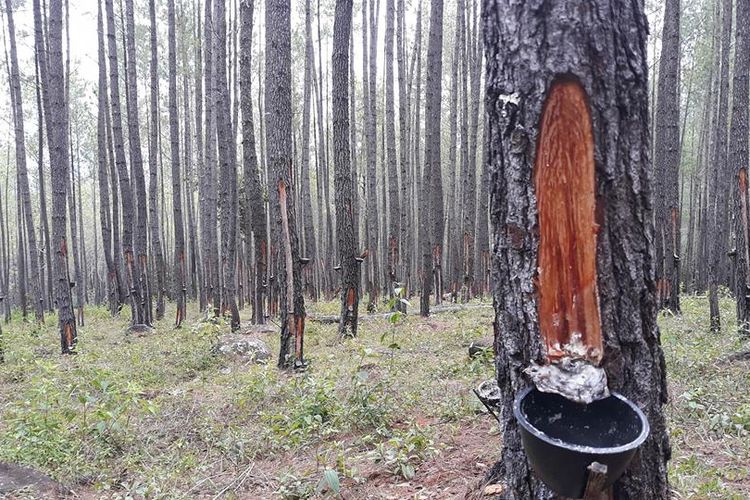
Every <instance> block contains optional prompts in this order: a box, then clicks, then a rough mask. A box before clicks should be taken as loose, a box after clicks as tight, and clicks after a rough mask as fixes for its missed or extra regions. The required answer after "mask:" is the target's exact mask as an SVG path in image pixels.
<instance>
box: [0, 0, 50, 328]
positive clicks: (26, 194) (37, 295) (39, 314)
mask: <svg viewBox="0 0 750 500" xmlns="http://www.w3.org/2000/svg"><path fill="white" fill-rule="evenodd" d="M5 13H6V16H7V20H8V38H9V39H10V80H9V83H10V95H11V109H12V111H13V113H12V115H13V123H14V124H15V129H14V132H15V146H16V176H17V180H18V191H19V195H20V197H21V200H20V201H21V204H22V206H23V218H24V221H23V222H24V225H25V227H26V238H27V239H28V244H29V257H30V258H29V271H30V274H31V276H30V279H31V293H32V296H33V300H34V314H35V316H36V321H37V322H39V323H43V322H44V295H43V293H42V286H41V280H40V275H39V250H38V248H39V246H38V245H37V239H36V230H35V229H34V215H33V212H32V208H31V193H30V190H29V173H28V170H27V168H26V144H25V140H26V139H25V136H24V116H23V96H22V95H21V72H20V70H19V69H18V53H17V51H16V28H15V23H14V21H13V6H12V3H11V0H5ZM40 180H42V179H41V178H40Z"/></svg>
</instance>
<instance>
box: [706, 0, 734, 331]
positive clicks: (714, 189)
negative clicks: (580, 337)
mask: <svg viewBox="0 0 750 500" xmlns="http://www.w3.org/2000/svg"><path fill="white" fill-rule="evenodd" d="M731 34H732V0H722V2H721V51H720V53H719V54H720V56H719V57H720V59H719V60H720V62H721V71H720V72H719V80H718V93H719V106H718V112H717V113H716V115H715V117H714V120H715V121H714V122H713V132H712V133H713V141H712V147H713V154H712V155H711V164H712V167H713V171H712V182H711V186H710V198H709V199H708V202H709V204H710V209H709V213H710V215H711V217H712V219H711V223H710V224H709V225H708V226H707V229H710V234H711V237H710V239H709V241H708V243H707V245H708V247H709V249H708V255H709V264H708V305H709V315H710V316H709V317H710V321H711V330H712V331H714V332H718V331H719V330H720V329H721V314H720V312H719V285H720V284H721V283H723V281H722V277H723V265H722V264H723V262H724V257H725V256H726V250H727V226H728V218H727V208H728V202H729V197H728V196H727V190H728V188H729V182H728V176H729V168H728V163H727V123H728V119H729V110H728V108H729V49H730V40H731Z"/></svg>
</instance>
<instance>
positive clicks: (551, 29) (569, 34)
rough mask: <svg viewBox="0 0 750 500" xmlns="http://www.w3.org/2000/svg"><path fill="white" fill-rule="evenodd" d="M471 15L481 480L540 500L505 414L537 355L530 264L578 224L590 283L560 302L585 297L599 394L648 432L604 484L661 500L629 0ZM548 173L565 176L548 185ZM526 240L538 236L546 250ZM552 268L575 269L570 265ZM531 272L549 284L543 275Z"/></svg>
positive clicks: (662, 433)
mask: <svg viewBox="0 0 750 500" xmlns="http://www.w3.org/2000/svg"><path fill="white" fill-rule="evenodd" d="M604 13H607V14H606V15H604ZM483 17H484V41H485V44H486V46H487V49H488V54H487V96H488V99H487V110H488V112H489V124H488V125H489V132H488V133H489V136H488V141H489V145H488V155H489V156H488V158H487V161H488V166H489V170H490V179H491V180H490V183H489V189H490V195H491V210H490V213H491V214H492V225H493V229H494V235H495V244H494V255H493V277H494V292H493V293H494V300H495V324H494V327H495V351H496V353H497V355H496V357H495V366H496V373H497V378H498V385H499V387H500V391H501V401H500V403H501V406H502V428H503V452H502V459H501V462H500V463H499V464H498V465H499V467H496V468H495V470H494V473H495V474H497V475H498V477H499V478H501V479H502V480H503V481H504V482H505V484H506V486H507V489H506V495H507V497H508V498H512V499H521V498H522V499H536V498H539V499H541V498H552V495H551V492H550V491H549V489H548V488H547V487H546V486H545V485H543V484H542V483H541V482H540V481H539V480H538V479H537V478H536V476H534V475H533V474H532V471H531V469H530V467H529V464H528V462H527V460H526V456H525V455H524V453H523V451H522V447H521V443H520V435H519V428H518V424H517V422H516V420H515V419H514V417H513V410H512V405H513V400H514V398H515V396H516V394H518V391H520V390H522V389H524V388H525V387H527V386H529V384H530V381H529V380H528V379H527V378H526V376H525V375H524V373H523V370H524V369H525V368H526V367H527V366H529V364H530V363H531V362H533V361H536V362H539V361H543V359H544V357H545V352H544V351H545V347H544V345H543V344H544V342H542V340H541V339H540V326H539V322H540V320H544V321H550V319H551V318H550V317H549V315H546V316H545V315H544V314H542V312H541V311H538V307H540V306H539V304H538V299H537V293H534V291H535V289H536V288H537V285H538V282H539V281H538V280H539V277H540V275H541V274H540V273H542V272H546V271H544V269H543V270H542V271H541V272H540V271H538V268H539V267H540V266H543V265H544V264H545V263H544V262H542V261H541V260H540V256H542V255H547V256H549V255H550V252H551V251H554V243H552V242H551V241H550V240H549V238H554V237H555V236H559V235H560V233H564V231H561V228H565V227H570V226H571V225H573V224H578V225H579V226H578V227H579V230H578V231H576V232H575V233H574V234H573V235H572V236H571V238H575V239H574V240H573V242H572V243H573V244H576V245H578V244H583V246H590V247H593V248H592V250H594V251H593V252H581V254H582V256H583V257H582V258H584V259H585V258H586V256H588V258H590V259H592V260H593V262H589V264H590V266H591V267H590V272H591V273H592V274H594V276H589V277H588V278H586V279H588V280H592V281H589V283H594V285H589V286H588V287H587V288H586V289H584V290H577V289H576V287H575V286H571V287H570V290H569V293H572V294H580V295H583V294H584V293H585V294H587V295H588V296H589V299H591V298H594V299H595V298H596V294H597V292H596V289H597V288H598V301H593V307H591V309H589V310H590V311H592V316H589V319H590V322H589V323H587V324H589V325H590V326H591V327H592V328H594V327H595V328H596V331H599V327H600V330H601V336H600V339H599V340H600V343H603V348H604V351H603V362H602V366H603V368H604V369H605V370H606V372H607V377H608V380H609V387H610V388H611V389H612V390H615V391H618V392H620V393H622V394H624V395H625V396H626V397H628V398H630V399H631V400H633V401H635V402H636V403H637V404H638V406H639V407H640V408H641V409H642V410H643V411H644V413H645V414H646V416H647V418H648V420H649V423H650V427H651V433H650V435H649V438H648V439H647V440H646V442H645V443H644V444H643V445H642V446H641V448H640V450H639V452H638V453H639V455H638V457H636V459H635V460H633V461H632V462H631V464H630V466H629V468H628V470H627V471H626V472H625V474H624V475H623V476H622V478H620V479H619V480H618V481H617V483H616V484H615V486H614V497H615V498H649V499H659V498H667V497H668V496H669V486H668V483H667V466H666V465H667V464H666V463H667V460H668V457H669V454H670V450H669V440H668V435H667V431H666V425H665V417H664V413H663V405H664V404H665V403H666V400H667V388H666V374H665V371H664V370H665V366H664V356H663V352H662V349H661V346H660V343H659V329H658V326H657V323H656V315H657V304H656V298H655V294H656V286H655V282H654V263H653V244H652V241H653V222H652V211H651V210H652V200H651V185H650V179H651V177H650V174H649V169H650V167H651V165H650V161H649V115H648V89H647V75H648V71H647V59H646V37H647V33H648V28H647V24H646V22H647V21H646V16H645V15H644V13H643V2H641V1H638V2H627V3H626V2H618V1H615V0H605V1H603V2H599V3H598V4H597V5H594V6H592V5H591V4H590V3H587V2H582V1H580V0H567V1H561V2H557V3H556V4H555V5H551V6H550V8H549V9H547V10H545V12H544V13H543V14H542V13H540V12H539V11H538V10H536V9H534V8H533V7H532V6H531V5H530V4H528V3H518V4H514V5H513V6H503V5H502V3H501V2H498V1H490V2H488V3H485V8H484V11H483ZM518 40H524V43H523V44H520V45H519V44H517V41H518ZM602 61H605V63H604V65H602V64H600V63H602ZM548 95H549V97H548ZM545 102H546V106H545ZM550 107H553V108H550ZM545 109H555V110H558V109H559V110H560V111H559V113H556V112H554V111H552V112H548V113H545ZM623 110H624V111H623ZM543 120H544V122H543ZM540 124H541V125H540ZM592 124H593V125H594V127H595V128H593V129H592ZM612 131H617V133H612ZM540 134H543V135H542V138H541V139H540V142H539V144H537V143H536V142H537V138H539V137H540ZM558 152H559V153H558ZM595 152H596V159H595V155H594V153H595ZM555 153H558V154H557V155H555ZM535 156H536V159H534V157H535ZM548 169H554V170H555V172H557V171H558V170H560V169H567V170H566V171H568V172H569V174H568V175H567V176H564V175H560V176H557V175H553V174H550V173H549V171H548ZM562 178H568V179H576V181H577V182H576V183H577V184H578V185H579V187H580V190H578V191H575V192H571V191H568V190H571V187H570V184H567V185H566V184H563V183H562V182H560V179H562ZM565 196H567V197H573V196H575V197H576V204H575V206H578V207H579V208H580V210H579V211H578V212H577V215H576V216H575V217H574V216H573V215H572V214H571V213H570V212H569V211H568V212H567V213H566V210H558V211H557V213H556V212H555V210H554V209H555V205H554V203H555V200H557V202H558V203H561V205H562V206H563V207H569V206H570V205H568V204H566V203H565V202H564V201H560V200H561V199H562V198H564V197H565ZM535 204H536V205H537V207H535V206H534V205H535ZM557 206H560V205H557ZM595 207H596V209H595ZM541 208H546V209H545V216H544V217H540V216H539V215H538V214H539V213H540V210H541ZM595 216H596V221H594V218H595ZM556 218H557V219H559V220H555V219H556ZM583 221H585V222H583ZM587 226H589V227H590V229H587ZM595 227H596V228H598V229H596V230H595ZM581 229H582V231H581ZM540 234H541V235H543V236H544V237H546V238H548V239H547V240H546V241H547V243H546V246H544V245H542V242H541V241H540ZM574 248H580V247H578V246H575V247H574ZM542 250H544V251H545V253H544V254H543V253H542ZM562 252H567V249H563V250H562ZM592 253H593V254H594V255H592ZM558 255H564V253H563V254H560V253H559V252H558ZM566 258H570V259H571V261H572V259H576V261H575V262H576V265H577V266H582V265H583V264H584V262H583V260H582V258H581V257H576V256H575V255H567V257H566ZM547 265H549V263H547ZM545 269H552V272H553V273H554V266H550V267H549V268H545ZM583 277H584V278H585V275H583ZM567 291H568V290H567V289H566V292H567ZM592 294H593V297H591V295H592ZM589 304H592V302H589ZM597 305H598V306H597ZM599 318H601V319H599ZM542 333H544V332H542ZM569 333H570V332H568V334H569Z"/></svg>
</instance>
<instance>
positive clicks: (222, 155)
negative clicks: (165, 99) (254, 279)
mask: <svg viewBox="0 0 750 500" xmlns="http://www.w3.org/2000/svg"><path fill="white" fill-rule="evenodd" d="M215 7H216V8H215V14H214V33H215V37H214V42H215V45H214V56H215V57H216V65H215V71H216V89H217V92H216V95H215V98H216V111H217V115H216V118H217V119H216V132H217V138H218V144H219V148H218V151H219V163H220V165H221V167H220V168H221V190H220V192H219V201H220V208H221V259H222V263H221V264H222V280H223V292H224V293H222V307H221V309H222V312H229V315H230V316H231V321H230V325H231V328H232V331H234V330H237V329H239V327H240V312H239V310H238V309H237V290H236V284H235V271H236V269H237V263H236V262H235V259H236V257H237V154H236V151H235V149H236V145H235V140H234V134H233V133H232V121H231V116H232V115H231V112H232V110H231V99H230V94H229V86H228V84H227V51H226V39H227V25H226V8H225V0H215Z"/></svg>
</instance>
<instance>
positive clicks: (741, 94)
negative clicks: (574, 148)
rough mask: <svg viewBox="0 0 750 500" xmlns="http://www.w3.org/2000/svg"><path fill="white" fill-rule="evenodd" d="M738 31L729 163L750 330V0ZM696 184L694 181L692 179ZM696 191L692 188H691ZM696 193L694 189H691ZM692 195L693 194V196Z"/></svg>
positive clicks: (740, 13)
mask: <svg viewBox="0 0 750 500" xmlns="http://www.w3.org/2000/svg"><path fill="white" fill-rule="evenodd" d="M736 16H737V31H736V34H735V45H734V47H735V49H734V84H733V85H732V127H731V129H730V132H729V134H730V136H729V165H730V168H731V169H732V170H733V171H734V172H736V178H735V179H734V182H735V186H736V187H735V188H733V189H737V192H736V193H737V194H736V195H735V196H734V199H735V200H734V211H735V214H737V216H736V217H734V229H735V234H736V235H737V237H736V242H737V247H736V257H735V259H736V260H735V262H736V266H735V279H734V281H735V297H736V298H737V329H738V330H739V332H740V334H743V335H745V336H747V335H749V334H750V301H748V295H750V288H749V287H748V269H747V268H748V263H749V262H750V227H749V226H750V221H749V220H748V219H749V218H750V213H749V208H750V207H749V203H748V182H747V180H748V178H747V167H748V165H747V162H748V137H747V134H748V99H749V96H748V94H749V92H748V84H749V83H750V82H749V81H750V78H749V76H750V75H749V74H748V72H750V3H748V2H738V3H737V13H736ZM691 186H692V183H691ZM691 191H692V189H691ZM691 194H692V193H691ZM691 198H692V197H691Z"/></svg>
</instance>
